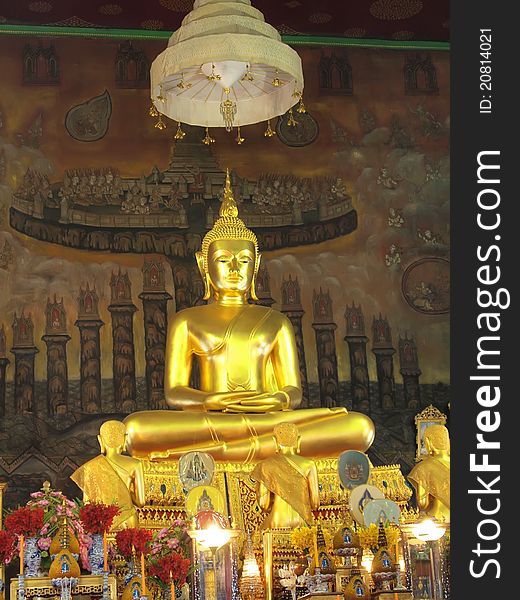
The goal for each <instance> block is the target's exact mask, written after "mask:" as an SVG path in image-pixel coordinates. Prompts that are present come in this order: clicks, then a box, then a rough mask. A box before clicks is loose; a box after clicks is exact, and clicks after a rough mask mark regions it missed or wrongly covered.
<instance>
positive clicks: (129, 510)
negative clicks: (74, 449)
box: [70, 421, 146, 530]
mask: <svg viewBox="0 0 520 600" xmlns="http://www.w3.org/2000/svg"><path fill="white" fill-rule="evenodd" d="M98 441H99V445H100V448H101V454H100V455H99V456H96V457H95V458H93V459H91V460H89V461H88V462H86V463H85V464H84V465H81V467H79V468H78V469H76V471H74V473H73V474H72V475H71V476H70V478H71V479H72V481H74V483H76V484H77V485H78V486H79V488H80V489H81V490H82V491H83V501H84V502H88V501H89V500H92V501H95V502H103V503H105V504H116V505H117V506H119V509H120V513H119V514H118V515H116V517H115V518H114V521H113V523H112V529H114V530H115V529H121V528H122V527H137V526H138V518H137V512H136V509H135V506H134V505H137V506H144V504H145V500H146V499H145V487H144V472H143V467H142V464H141V461H140V460H138V459H136V458H132V457H131V456H124V455H123V454H122V453H123V452H124V450H125V445H126V428H125V425H124V423H121V421H105V422H104V423H103V424H102V425H101V427H100V428H99V435H98Z"/></svg>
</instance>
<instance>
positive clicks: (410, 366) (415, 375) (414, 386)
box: [399, 334, 421, 408]
mask: <svg viewBox="0 0 520 600" xmlns="http://www.w3.org/2000/svg"><path fill="white" fill-rule="evenodd" d="M399 363H400V365H401V366H400V369H399V372H400V373H401V375H402V377H403V384H404V401H405V405H406V406H407V407H408V408H417V407H418V406H419V405H420V402H421V389H420V386H419V376H420V375H421V369H420V368H419V358H418V356H417V345H416V343H415V339H414V338H413V337H411V338H408V334H406V335H405V337H404V338H402V337H401V336H399Z"/></svg>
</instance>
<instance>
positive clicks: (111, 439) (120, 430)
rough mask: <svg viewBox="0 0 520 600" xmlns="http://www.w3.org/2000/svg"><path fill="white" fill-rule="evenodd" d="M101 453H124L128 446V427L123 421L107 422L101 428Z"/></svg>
mask: <svg viewBox="0 0 520 600" xmlns="http://www.w3.org/2000/svg"><path fill="white" fill-rule="evenodd" d="M98 441H99V445H100V447H101V452H102V453H103V454H104V453H105V452H106V451H107V450H113V451H116V452H119V453H121V452H123V451H124V449H125V445H126V426H125V424H124V423H123V422H121V421H105V422H104V423H103V424H102V425H101V427H100V428H99V435H98Z"/></svg>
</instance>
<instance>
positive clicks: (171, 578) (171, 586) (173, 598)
mask: <svg viewBox="0 0 520 600" xmlns="http://www.w3.org/2000/svg"><path fill="white" fill-rule="evenodd" d="M170 599H171V600H175V586H174V585H173V577H172V572H171V571H170Z"/></svg>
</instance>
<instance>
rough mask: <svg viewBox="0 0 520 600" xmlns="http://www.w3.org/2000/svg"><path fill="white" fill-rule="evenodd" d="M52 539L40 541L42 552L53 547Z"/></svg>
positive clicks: (39, 546) (41, 539)
mask: <svg viewBox="0 0 520 600" xmlns="http://www.w3.org/2000/svg"><path fill="white" fill-rule="evenodd" d="M51 542H52V540H51V538H48V537H47V538H40V539H39V540H38V548H39V549H40V550H48V549H49V548H50V547H51Z"/></svg>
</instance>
